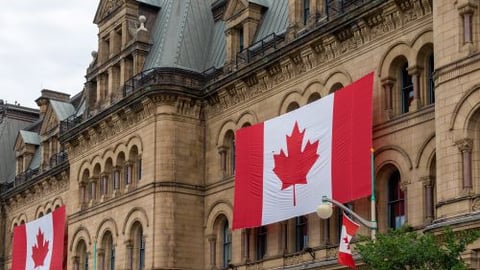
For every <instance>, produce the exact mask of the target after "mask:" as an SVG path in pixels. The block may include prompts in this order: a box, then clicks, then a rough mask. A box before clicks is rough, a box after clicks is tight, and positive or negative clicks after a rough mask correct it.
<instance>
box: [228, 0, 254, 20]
mask: <svg viewBox="0 0 480 270" xmlns="http://www.w3.org/2000/svg"><path fill="white" fill-rule="evenodd" d="M247 7H248V1H246V0H230V1H228V4H227V8H226V10H225V15H224V19H225V20H228V19H229V18H231V17H233V16H235V15H237V14H238V13H240V12H242V11H243V10H245V9H246V8H247Z"/></svg>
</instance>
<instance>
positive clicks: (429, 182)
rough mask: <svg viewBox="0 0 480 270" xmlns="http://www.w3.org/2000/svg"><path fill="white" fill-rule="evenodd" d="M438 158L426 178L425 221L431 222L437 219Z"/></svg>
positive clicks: (424, 183) (434, 160)
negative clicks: (436, 184)
mask: <svg viewBox="0 0 480 270" xmlns="http://www.w3.org/2000/svg"><path fill="white" fill-rule="evenodd" d="M436 163H437V162H436V159H435V157H434V158H433V160H432V162H431V164H430V175H429V176H428V177H426V179H424V182H423V186H424V192H425V193H424V194H425V223H427V224H430V223H432V221H433V220H434V219H435V178H436V167H437V164H436Z"/></svg>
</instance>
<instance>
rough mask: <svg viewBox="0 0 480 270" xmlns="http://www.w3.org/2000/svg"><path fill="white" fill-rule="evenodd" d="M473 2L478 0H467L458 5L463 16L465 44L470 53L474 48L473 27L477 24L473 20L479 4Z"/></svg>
mask: <svg viewBox="0 0 480 270" xmlns="http://www.w3.org/2000/svg"><path fill="white" fill-rule="evenodd" d="M473 2H478V1H471V0H466V1H463V3H461V4H459V5H458V7H457V9H458V12H459V14H460V16H462V18H463V24H462V26H463V45H464V46H466V49H467V51H468V53H472V52H473V50H474V46H473V42H474V41H473V33H474V31H475V29H473V27H474V25H475V24H474V22H473V14H474V13H475V10H476V9H477V7H478V5H477V4H476V3H473ZM477 31H478V30H477Z"/></svg>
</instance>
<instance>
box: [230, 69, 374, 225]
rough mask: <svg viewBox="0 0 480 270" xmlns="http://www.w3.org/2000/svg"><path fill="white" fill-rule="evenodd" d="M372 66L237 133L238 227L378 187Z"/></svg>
mask: <svg viewBox="0 0 480 270" xmlns="http://www.w3.org/2000/svg"><path fill="white" fill-rule="evenodd" d="M372 89H373V73H371V74H369V75H367V76H365V77H363V78H361V79H359V80H358V81H355V82H354V83H352V84H350V85H348V86H346V87H345V88H343V89H341V90H339V91H337V92H335V93H333V94H330V95H328V96H325V97H322V98H321V99H319V100H317V101H315V102H312V103H310V104H307V105H305V106H302V107H301V108H299V109H297V110H294V111H292V112H290V113H287V114H283V115H281V116H279V117H276V118H273V119H271V120H268V121H265V122H263V123H259V124H256V125H253V126H250V127H246V128H242V129H239V130H238V131H237V132H236V135H235V143H236V146H235V149H236V158H235V161H236V166H235V196H234V214H233V228H234V229H239V228H249V227H257V226H261V225H266V224H270V223H274V222H278V221H282V220H286V219H289V218H292V217H295V216H301V215H305V214H309V213H312V212H314V211H315V210H316V208H317V206H318V205H319V204H320V203H321V202H322V196H327V197H329V198H333V199H335V200H337V201H339V202H341V203H345V202H349V201H353V200H356V199H359V198H362V197H366V196H368V195H369V194H370V193H371V180H370V179H371V172H370V155H371V152H370V151H371V150H370V149H371V147H372V92H373V90H372Z"/></svg>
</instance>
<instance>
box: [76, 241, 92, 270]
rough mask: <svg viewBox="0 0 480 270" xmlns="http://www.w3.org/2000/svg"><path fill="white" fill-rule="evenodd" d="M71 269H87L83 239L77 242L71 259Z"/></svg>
mask: <svg viewBox="0 0 480 270" xmlns="http://www.w3.org/2000/svg"><path fill="white" fill-rule="evenodd" d="M73 269H74V270H88V269H89V265H88V253H87V245H86V244H85V241H84V240H80V241H79V242H78V245H77V248H76V252H75V257H74V260H73Z"/></svg>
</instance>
